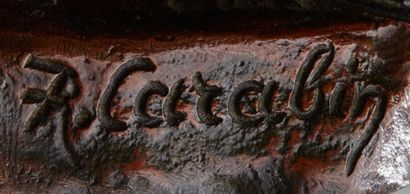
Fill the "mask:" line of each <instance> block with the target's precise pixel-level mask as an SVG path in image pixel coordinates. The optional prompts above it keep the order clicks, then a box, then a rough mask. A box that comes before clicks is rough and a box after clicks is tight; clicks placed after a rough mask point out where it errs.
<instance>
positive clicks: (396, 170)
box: [0, 1, 410, 193]
mask: <svg viewBox="0 0 410 194" xmlns="http://www.w3.org/2000/svg"><path fill="white" fill-rule="evenodd" d="M218 2H219V1H218ZM223 2H224V1H221V2H219V4H218V5H219V6H220V5H222V4H223ZM272 2H273V1H272ZM309 2H310V1H309ZM309 2H307V1H297V2H293V4H294V5H299V6H301V7H304V6H305V7H304V8H306V6H307V7H310V8H312V9H313V10H314V8H315V7H316V6H313V5H320V4H321V3H323V2H325V1H323V2H322V1H311V2H310V3H309ZM337 2H339V1H337ZM383 2H384V3H386V2H387V1H386V2H385V1H375V4H380V3H382V4H383ZM389 2H390V1H389ZM395 2H396V1H394V2H393V1H392V2H391V4H389V5H396V3H395ZM59 3H64V2H59V1H56V2H54V3H52V4H44V5H43V7H42V8H35V6H34V8H35V9H40V10H41V9H44V8H48V7H53V6H56V7H57V8H58V6H59V5H60V4H59ZM225 3H227V2H225ZM339 3H340V2H339ZM368 3H371V2H368ZM22 4H24V3H22V2H20V3H15V4H13V6H17V7H18V6H21V5H22ZM188 4H189V3H186V2H185V3H181V2H178V1H169V2H167V4H166V6H165V7H167V6H170V7H173V6H176V5H178V6H180V5H188ZM268 4H269V3H268V2H266V3H265V4H263V5H262V7H264V6H267V5H268ZM402 4H403V5H402ZM6 5H8V6H11V5H12V4H6ZM235 5H238V7H237V8H240V5H242V4H240V3H237V4H235ZM281 5H282V4H281ZM283 5H286V4H283ZM302 5H304V6H302ZM308 5H309V6H308ZM323 5H324V4H323ZM405 5H406V2H401V4H400V6H399V8H400V9H402V8H403V9H404V10H406V8H405V7H403V6H405ZM178 6H176V7H178ZM366 6H367V7H371V6H369V4H366ZM183 7H184V6H183ZM187 7H188V8H189V6H187ZM203 7H206V6H203ZM374 7H377V6H373V7H372V8H374ZM31 8H33V6H30V7H29V9H28V10H31ZM384 8H385V9H386V10H391V9H392V8H389V7H388V6H384ZM50 9H52V10H53V9H55V7H53V8H50ZM167 9H168V8H167ZM180 11H183V10H180ZM8 13H10V11H7V10H3V11H2V12H1V13H0V14H5V15H7V14H8ZM388 13H393V12H391V11H390V12H388ZM400 13H401V12H397V14H400ZM403 13H404V12H403ZM375 14H376V15H381V16H385V15H383V14H380V13H379V12H377V13H375ZM23 15H24V14H23ZM46 15H47V14H45V15H43V16H44V17H46ZM126 15H127V16H129V15H128V14H126ZM43 16H41V17H43ZM396 16H397V15H396ZM402 16H406V15H405V14H404V15H400V17H398V18H403V17H402ZM56 17H57V18H58V17H59V16H58V14H57V16H56ZM22 18H25V16H24V17H22ZM22 18H19V17H17V18H15V19H16V21H17V23H18V24H16V26H15V27H10V26H13V25H9V24H10V23H9V21H10V19H7V20H4V21H3V23H6V25H4V26H6V27H5V28H4V29H2V30H1V31H0V67H1V71H0V99H1V100H0V110H1V111H0V124H1V125H0V129H1V131H0V140H1V141H0V143H1V149H0V151H1V154H0V156H1V160H0V166H1V167H2V168H1V171H0V182H1V187H0V189H1V192H3V193H12V192H22V193H64V192H65V193H388V192H392V191H395V190H397V189H398V188H400V187H404V186H408V185H409V184H410V182H409V181H410V179H409V166H410V162H409V161H408V150H409V149H410V147H409V145H410V144H409V143H410V142H409V141H410V138H409V134H408V133H409V132H408V131H407V130H408V128H409V127H408V126H409V125H410V122H409V121H408V114H407V112H408V108H409V107H408V106H409V92H410V90H409V88H408V73H409V72H408V71H409V62H408V61H409V60H410V57H409V54H408V51H407V50H408V49H409V48H410V39H409V37H410V26H409V25H408V24H407V23H406V22H397V21H391V20H383V21H382V22H381V21H377V20H375V21H373V20H372V21H366V20H364V21H362V22H352V21H348V22H346V23H342V22H335V21H333V20H331V21H330V22H329V21H327V22H328V23H330V24H321V25H318V26H315V25H313V24H316V22H317V19H312V20H310V19H309V20H307V21H302V22H301V23H299V24H300V25H301V26H303V27H292V28H286V26H292V25H290V24H289V25H287V24H286V22H287V21H286V22H284V23H281V21H268V20H263V21H259V20H258V21H256V22H255V21H253V20H252V19H248V20H246V21H252V22H247V23H246V24H244V25H243V26H241V27H236V24H238V23H237V22H239V21H237V22H232V24H230V25H229V26H230V27H232V26H234V27H232V29H226V31H223V30H216V29H210V27H212V26H223V25H224V24H220V23H219V24H213V23H212V22H211V23H212V24H211V25H210V26H208V27H207V29H210V30H209V31H202V30H198V29H196V28H195V27H193V28H194V29H188V30H187V29H185V28H184V29H183V30H182V31H178V30H177V27H175V28H172V29H170V31H162V28H161V27H158V29H156V30H154V31H152V33H151V34H150V33H149V32H144V33H139V32H138V30H136V28H134V27H135V26H134V27H133V28H132V30H131V31H130V32H126V33H125V34H123V35H118V34H117V33H107V34H105V33H95V32H94V30H91V32H92V33H91V32H90V31H88V30H84V31H82V30H79V31H74V32H79V33H78V34H76V33H73V31H65V30H64V29H65V28H64V27H61V28H60V27H58V28H55V29H54V28H53V26H55V25H53V24H51V23H52V22H51V23H47V22H45V23H44V25H45V26H49V27H50V29H48V30H47V29H45V30H43V27H44V26H43V25H39V26H33V27H32V28H31V27H29V29H30V32H26V31H24V30H22V29H21V28H20V27H19V25H20V24H22V23H26V21H24V22H22V23H19V22H18V21H20V19H22ZM62 18H65V17H62ZM290 20H291V21H294V20H292V19H290ZM111 22H112V21H111ZM327 22H324V23H327ZM0 23H1V22H0ZM34 24H36V23H35V22H34ZM64 24H65V25H67V23H64ZM84 24H89V23H87V22H85V23H84ZM299 24H297V25H299ZM90 25H92V24H90ZM155 25H157V23H154V24H153V26H155ZM164 25H165V24H164ZM283 25H285V27H283ZM182 26H184V25H182ZM227 26H228V25H227ZM267 26H268V27H267ZM281 26H282V27H281ZM100 27H101V26H100ZM249 27H254V28H252V29H254V30H249V29H247V28H249ZM150 28H151V27H149V26H148V27H144V28H143V29H150ZM74 29H77V30H78V29H79V28H78V26H76V27H74ZM97 29H99V28H97ZM135 30H136V31H135ZM150 32H151V31H150ZM88 33H90V34H88Z"/></svg>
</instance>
